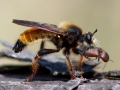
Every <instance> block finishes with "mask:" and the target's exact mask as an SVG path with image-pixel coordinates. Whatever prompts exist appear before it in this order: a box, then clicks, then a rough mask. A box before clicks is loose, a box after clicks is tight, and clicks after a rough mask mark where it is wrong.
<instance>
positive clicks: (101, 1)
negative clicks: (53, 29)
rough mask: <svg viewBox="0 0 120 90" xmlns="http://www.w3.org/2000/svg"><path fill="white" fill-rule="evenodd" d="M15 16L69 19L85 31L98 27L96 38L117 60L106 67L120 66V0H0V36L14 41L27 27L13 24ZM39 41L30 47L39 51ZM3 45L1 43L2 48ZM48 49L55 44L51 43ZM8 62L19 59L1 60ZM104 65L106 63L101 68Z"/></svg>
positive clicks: (27, 18)
mask: <svg viewBox="0 0 120 90" xmlns="http://www.w3.org/2000/svg"><path fill="white" fill-rule="evenodd" d="M12 19H22V20H31V21H38V22H46V23H51V24H58V23H59V22H61V21H70V22H73V23H74V24H76V25H78V26H80V27H81V28H82V29H83V30H84V32H87V31H91V32H93V31H94V30H95V29H96V28H97V29H98V32H97V33H96V34H95V37H96V38H97V39H98V40H99V41H100V46H101V47H102V48H103V49H104V50H106V51H107V52H108V53H109V55H110V59H111V60H113V61H114V62H108V63H107V66H106V67H105V70H114V69H120V64H119V62H120V61H119V56H120V53H119V52H120V43H119V37H120V35H119V34H120V0H0V39H2V40H5V41H8V42H11V43H15V42H16V40H17V39H18V36H19V35H20V33H22V32H23V31H25V30H26V29H28V27H24V26H19V25H16V24H13V23H12ZM39 44H40V43H35V44H31V45H29V46H28V47H27V48H29V49H30V50H33V51H35V52H37V51H38V49H39ZM46 47H47V46H46ZM3 48H5V47H3V46H2V45H0V49H3ZM48 48H54V47H53V46H52V45H51V46H48ZM9 63H12V64H17V63H18V62H17V61H15V60H14V61H11V60H9V61H8V60H7V59H6V58H1V59H0V65H2V64H9ZM103 66H104V63H102V65H101V67H100V69H102V67H103Z"/></svg>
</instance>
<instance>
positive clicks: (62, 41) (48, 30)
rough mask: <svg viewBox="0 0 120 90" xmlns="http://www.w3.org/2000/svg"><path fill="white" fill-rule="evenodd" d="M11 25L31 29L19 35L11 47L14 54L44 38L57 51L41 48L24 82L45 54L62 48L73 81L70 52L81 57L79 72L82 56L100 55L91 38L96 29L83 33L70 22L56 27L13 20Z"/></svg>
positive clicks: (73, 74) (93, 39)
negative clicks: (14, 24)
mask: <svg viewBox="0 0 120 90" xmlns="http://www.w3.org/2000/svg"><path fill="white" fill-rule="evenodd" d="M13 23H16V24H18V25H23V26H28V27H32V28H31V29H28V30H26V31H25V32H23V33H22V34H20V36H19V39H18V41H17V42H16V44H15V46H14V47H13V50H14V51H15V52H16V53H18V52H20V51H22V50H23V49H24V47H26V45H28V44H29V43H31V42H33V41H35V40H38V39H42V40H43V39H46V38H47V39H49V40H50V41H51V42H52V43H53V44H54V45H55V46H56V48H57V49H44V48H42V49H40V50H39V51H38V52H37V54H36V56H35V57H34V59H33V61H32V74H31V75H30V76H29V77H27V79H26V80H25V82H27V81H29V80H30V79H32V77H33V76H34V75H35V74H36V72H37V69H38V62H39V60H40V59H41V57H43V56H45V55H47V54H51V53H55V52H59V51H60V50H61V49H62V48H63V54H64V55H65V57H66V61H65V62H66V66H67V68H68V71H69V73H70V75H71V79H74V78H75V77H76V74H75V71H74V68H73V66H72V63H71V60H70V58H69V55H70V51H71V50H72V51H73V52H74V53H75V54H78V55H80V56H81V58H80V59H79V60H78V68H79V70H80V71H82V63H83V57H84V56H90V55H93V57H98V56H99V57H100V55H101V53H99V51H100V50H101V49H100V48H94V47H96V46H94V45H96V44H98V43H97V40H96V39H95V38H94V37H93V35H94V34H95V33H96V32H97V29H96V30H95V31H94V32H93V33H91V32H88V33H83V31H82V29H81V28H80V27H78V26H76V25H74V24H73V23H70V22H62V23H61V24H60V25H59V26H57V25H53V24H47V23H40V22H34V21H26V20H16V19H14V20H13ZM84 43H86V44H84ZM80 44H82V45H80ZM93 44H94V45H93ZM77 46H80V47H82V46H83V47H87V48H88V49H86V50H84V49H82V50H80V49H79V48H77ZM91 46H92V47H91ZM89 49H91V50H94V52H97V53H95V55H94V52H91V51H89ZM85 52H88V53H89V54H85ZM104 52H105V51H104ZM103 58H104V57H103ZM105 59H106V60H107V59H108V58H107V57H105Z"/></svg>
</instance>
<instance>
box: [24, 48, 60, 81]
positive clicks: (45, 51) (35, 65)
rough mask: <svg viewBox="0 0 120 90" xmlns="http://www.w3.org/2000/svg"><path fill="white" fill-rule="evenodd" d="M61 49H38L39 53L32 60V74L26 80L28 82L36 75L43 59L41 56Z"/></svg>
mask: <svg viewBox="0 0 120 90" xmlns="http://www.w3.org/2000/svg"><path fill="white" fill-rule="evenodd" d="M59 51H60V50H59V49H57V50H55V49H42V50H40V51H38V53H37V54H36V56H35V57H34V59H33V60H32V74H31V75H30V76H28V77H27V78H26V80H25V82H28V81H29V80H31V79H32V78H33V77H34V76H35V74H36V72H37V70H38V66H39V64H38V62H39V60H40V59H41V57H43V56H45V55H47V54H50V53H55V52H59Z"/></svg>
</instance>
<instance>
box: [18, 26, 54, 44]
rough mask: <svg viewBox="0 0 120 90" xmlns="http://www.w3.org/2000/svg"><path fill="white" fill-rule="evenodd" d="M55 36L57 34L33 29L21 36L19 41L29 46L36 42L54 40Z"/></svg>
mask: <svg viewBox="0 0 120 90" xmlns="http://www.w3.org/2000/svg"><path fill="white" fill-rule="evenodd" d="M54 36H56V34H54V33H51V32H48V31H45V30H41V29H37V28H31V29H28V30H26V31H25V32H23V33H22V34H21V35H20V36H19V39H20V40H21V41H22V42H23V43H25V44H28V43H31V42H34V41H36V40H39V39H52V38H53V37H54Z"/></svg>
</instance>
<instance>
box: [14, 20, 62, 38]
mask: <svg viewBox="0 0 120 90" xmlns="http://www.w3.org/2000/svg"><path fill="white" fill-rule="evenodd" d="M13 23H15V24H18V25H22V26H28V27H35V28H38V29H42V30H45V31H48V32H53V33H56V34H60V35H63V36H64V34H63V33H62V32H61V31H60V30H59V28H58V27H57V25H53V24H48V23H41V22H34V21H27V20H17V19H13Z"/></svg>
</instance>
